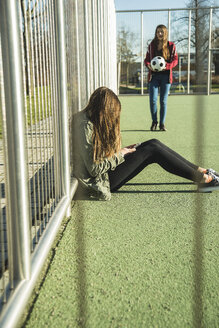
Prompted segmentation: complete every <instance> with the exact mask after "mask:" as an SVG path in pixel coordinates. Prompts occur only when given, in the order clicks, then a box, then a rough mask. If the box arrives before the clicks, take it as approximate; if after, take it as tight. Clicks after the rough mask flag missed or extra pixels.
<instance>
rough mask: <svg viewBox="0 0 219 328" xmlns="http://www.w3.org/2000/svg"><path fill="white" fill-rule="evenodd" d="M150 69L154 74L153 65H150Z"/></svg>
mask: <svg viewBox="0 0 219 328" xmlns="http://www.w3.org/2000/svg"><path fill="white" fill-rule="evenodd" d="M148 68H149V69H150V70H151V71H152V72H154V70H153V68H152V66H151V64H148Z"/></svg>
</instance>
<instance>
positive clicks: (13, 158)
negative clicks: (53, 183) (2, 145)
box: [0, 0, 30, 287]
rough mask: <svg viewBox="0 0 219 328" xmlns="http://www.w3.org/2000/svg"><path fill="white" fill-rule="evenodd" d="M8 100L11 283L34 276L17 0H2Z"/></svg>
mask: <svg viewBox="0 0 219 328" xmlns="http://www.w3.org/2000/svg"><path fill="white" fill-rule="evenodd" d="M0 12H1V20H0V27H1V42H2V57H3V74H4V84H5V88H4V89H5V103H6V108H7V110H6V113H5V115H6V129H7V131H6V135H7V157H8V158H7V168H6V169H7V180H8V184H7V185H8V187H6V188H7V189H8V190H7V199H8V208H9V210H8V213H7V224H8V236H7V238H8V247H9V250H8V254H9V268H10V276H11V287H16V284H17V283H18V282H19V281H21V280H27V279H29V278H30V227H29V202H28V178H27V176H28V174H27V158H26V157H27V156H26V142H25V124H24V99H23V94H24V93H23V82H22V81H23V80H22V61H21V45H20V35H19V26H20V25H19V16H18V10H17V1H16V0H4V1H1V2H0Z"/></svg>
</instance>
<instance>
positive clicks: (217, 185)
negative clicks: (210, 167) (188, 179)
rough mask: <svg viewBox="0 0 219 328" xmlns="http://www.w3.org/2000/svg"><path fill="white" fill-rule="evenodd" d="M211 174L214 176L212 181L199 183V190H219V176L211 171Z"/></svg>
mask: <svg viewBox="0 0 219 328" xmlns="http://www.w3.org/2000/svg"><path fill="white" fill-rule="evenodd" d="M210 175H211V176H212V180H211V182H208V183H199V185H198V191H199V192H210V191H214V190H219V177H217V176H216V175H214V174H213V173H211V174H210Z"/></svg>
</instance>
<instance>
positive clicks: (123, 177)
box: [109, 139, 203, 191]
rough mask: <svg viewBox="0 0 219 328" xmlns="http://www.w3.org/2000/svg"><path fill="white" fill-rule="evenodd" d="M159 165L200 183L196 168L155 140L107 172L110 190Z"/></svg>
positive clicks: (200, 175)
mask: <svg viewBox="0 0 219 328" xmlns="http://www.w3.org/2000/svg"><path fill="white" fill-rule="evenodd" d="M152 163H157V164H159V165H160V166H161V167H162V168H163V169H164V170H166V171H168V172H170V173H172V174H175V175H178V176H180V177H183V178H186V179H189V180H192V181H194V182H200V181H201V179H202V178H203V173H201V172H199V171H197V169H198V166H197V165H195V164H192V163H191V162H189V161H187V160H186V159H185V158H183V157H182V156H180V155H179V154H178V153H176V152H175V151H173V150H172V149H170V148H168V147H167V146H165V145H164V144H163V143H162V142H160V141H159V140H157V139H151V140H148V141H145V142H143V143H142V144H141V145H140V146H139V147H138V148H137V149H136V151H135V152H133V153H130V154H128V155H126V156H125V161H124V162H123V163H122V164H120V165H118V166H117V167H116V169H115V170H114V171H109V180H110V189H111V191H115V190H117V189H119V188H120V187H122V186H123V185H124V184H125V183H126V182H128V181H129V180H130V179H132V178H133V177H135V176H136V175H137V174H138V173H139V172H141V171H142V170H143V169H144V168H145V167H146V166H148V165H149V164H152Z"/></svg>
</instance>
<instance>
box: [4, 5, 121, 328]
mask: <svg viewBox="0 0 219 328" xmlns="http://www.w3.org/2000/svg"><path fill="white" fill-rule="evenodd" d="M0 15H1V19H0V38H1V39H0V41H1V42H0V87H1V88H0V113H1V120H0V161H1V162H0V170H1V171H0V178H1V181H0V182H1V185H0V203H1V209H0V238H1V243H0V259H1V260H0V293H1V294H0V326H1V327H10V328H11V327H15V326H16V323H17V322H18V320H19V318H20V316H21V315H22V312H23V310H24V308H25V306H26V304H27V302H28V299H29V297H30V295H31V293H32V291H33V288H34V286H35V283H36V281H37V278H38V276H39V274H40V272H41V269H42V266H43V264H44V262H45V259H46V257H47V255H48V252H49V250H50V248H51V246H52V244H53V241H54V239H55V236H56V234H57V232H58V230H59V227H60V224H61V222H62V220H63V218H64V217H65V216H70V214H71V200H72V198H73V195H74V193H75V191H76V188H77V181H76V179H75V178H74V167H73V160H72V158H73V151H74V149H73V147H72V144H73V142H72V139H73V131H72V126H71V121H72V116H73V114H74V113H75V112H77V111H78V110H81V109H82V108H83V107H84V106H85V105H86V103H87V101H88V98H89V96H90V94H91V93H92V92H93V91H94V90H95V89H96V88H97V87H98V86H101V85H105V86H108V87H110V88H111V89H113V90H115V91H116V90H117V82H116V28H115V21H116V20H115V8H114V2H113V0H110V1H100V0H92V1H89V0H82V1H79V0H75V1H72V0H67V1H62V0H35V1H32V0H27V1H26V0H21V1H17V0H2V1H1V2H0Z"/></svg>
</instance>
